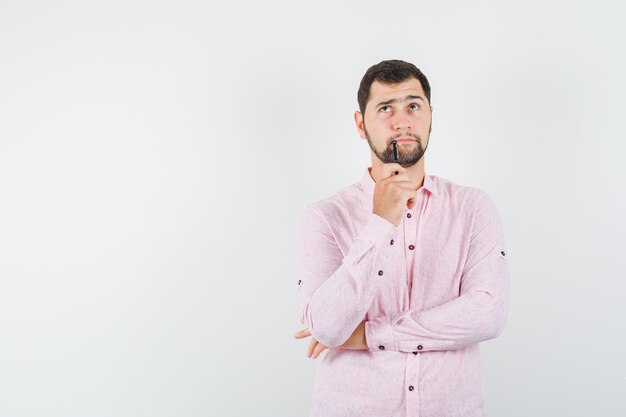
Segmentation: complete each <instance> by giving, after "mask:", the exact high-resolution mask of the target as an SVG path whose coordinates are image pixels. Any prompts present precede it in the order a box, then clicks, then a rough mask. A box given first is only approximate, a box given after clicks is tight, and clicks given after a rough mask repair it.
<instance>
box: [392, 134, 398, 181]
mask: <svg viewBox="0 0 626 417" xmlns="http://www.w3.org/2000/svg"><path fill="white" fill-rule="evenodd" d="M391 146H393V162H394V163H396V164H397V163H398V143H397V142H396V141H395V140H392V141H391ZM396 175H398V171H396Z"/></svg>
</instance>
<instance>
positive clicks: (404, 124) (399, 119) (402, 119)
mask: <svg viewBox="0 0 626 417" xmlns="http://www.w3.org/2000/svg"><path fill="white" fill-rule="evenodd" d="M392 123H393V129H394V130H406V129H410V128H411V120H410V119H409V117H407V116H406V115H403V114H398V115H396V116H395V117H394V119H393V121H392Z"/></svg>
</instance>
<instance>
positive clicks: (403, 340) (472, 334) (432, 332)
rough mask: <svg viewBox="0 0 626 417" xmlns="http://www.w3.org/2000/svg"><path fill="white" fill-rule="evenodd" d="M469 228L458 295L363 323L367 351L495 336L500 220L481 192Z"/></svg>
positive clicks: (504, 294)
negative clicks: (437, 303) (440, 302)
mask: <svg viewBox="0 0 626 417" xmlns="http://www.w3.org/2000/svg"><path fill="white" fill-rule="evenodd" d="M477 206H478V208H477V210H476V212H475V214H474V220H473V224H472V235H471V239H470V243H469V251H468V256H467V260H466V263H465V266H464V268H463V272H462V276H461V289H460V292H459V296H458V297H457V298H455V299H453V300H451V301H449V302H446V303H444V304H441V305H439V306H437V307H434V308H431V309H428V310H423V311H403V312H400V313H397V314H393V315H387V316H381V317H375V318H373V320H368V321H367V322H366V323H365V335H366V340H367V344H368V349H369V350H370V351H371V352H375V351H378V346H379V345H384V346H385V347H386V349H391V350H396V351H401V352H417V351H421V352H425V351H432V350H452V349H460V348H463V347H465V346H468V345H470V344H474V343H478V342H481V341H483V340H488V339H492V338H494V337H496V336H498V335H499V334H500V333H501V332H502V330H503V329H504V325H505V322H506V317H507V309H508V298H509V287H510V283H509V281H510V276H509V265H508V260H507V258H506V248H505V242H504V238H503V234H502V226H501V223H500V218H499V216H498V213H497V210H496V207H495V205H494V204H493V201H492V200H491V199H490V198H489V196H488V195H487V194H485V193H483V197H482V199H481V200H480V202H479V204H478V205H477Z"/></svg>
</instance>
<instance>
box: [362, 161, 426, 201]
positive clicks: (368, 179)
mask: <svg viewBox="0 0 626 417" xmlns="http://www.w3.org/2000/svg"><path fill="white" fill-rule="evenodd" d="M370 169H371V167H368V168H365V172H364V173H363V177H362V178H361V187H362V188H363V190H364V191H365V192H367V193H368V194H372V195H373V194H374V187H376V182H375V181H374V179H373V178H372V175H371V174H370ZM421 188H424V189H425V190H427V191H428V192H429V193H430V194H431V195H433V196H435V197H436V196H437V186H436V184H435V180H434V178H433V176H432V175H428V174H427V173H424V184H423V185H422V187H421Z"/></svg>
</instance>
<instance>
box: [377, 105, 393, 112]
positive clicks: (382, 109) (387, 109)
mask: <svg viewBox="0 0 626 417" xmlns="http://www.w3.org/2000/svg"><path fill="white" fill-rule="evenodd" d="M389 109H390V107H389V106H382V107H381V108H380V109H378V111H381V112H383V113H387V112H388V111H389Z"/></svg>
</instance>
